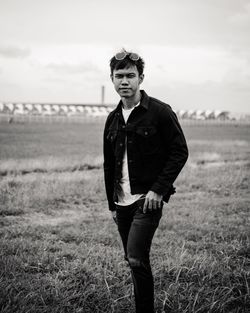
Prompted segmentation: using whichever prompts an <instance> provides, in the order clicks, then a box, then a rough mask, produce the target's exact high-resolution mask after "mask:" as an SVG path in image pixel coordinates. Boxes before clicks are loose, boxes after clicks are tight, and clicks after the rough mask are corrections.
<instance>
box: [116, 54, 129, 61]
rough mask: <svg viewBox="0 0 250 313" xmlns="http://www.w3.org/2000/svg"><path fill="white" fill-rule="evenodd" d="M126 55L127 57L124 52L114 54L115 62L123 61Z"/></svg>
mask: <svg viewBox="0 0 250 313" xmlns="http://www.w3.org/2000/svg"><path fill="white" fill-rule="evenodd" d="M126 55H127V54H126V52H118V53H116V55H115V58H116V60H117V61H120V60H123V59H125V57H126Z"/></svg>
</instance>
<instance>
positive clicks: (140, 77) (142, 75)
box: [139, 74, 144, 84]
mask: <svg viewBox="0 0 250 313" xmlns="http://www.w3.org/2000/svg"><path fill="white" fill-rule="evenodd" d="M143 80H144V74H141V75H140V76H139V83H140V84H141V83H142V82H143Z"/></svg>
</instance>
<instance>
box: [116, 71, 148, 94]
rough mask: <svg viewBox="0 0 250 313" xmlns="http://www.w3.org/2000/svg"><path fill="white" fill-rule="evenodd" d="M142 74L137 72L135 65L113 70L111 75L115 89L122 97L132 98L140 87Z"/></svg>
mask: <svg viewBox="0 0 250 313" xmlns="http://www.w3.org/2000/svg"><path fill="white" fill-rule="evenodd" d="M143 78H144V75H143V74H142V75H140V76H139V73H138V70H137V67H136V66H131V67H128V68H124V69H120V70H114V72H113V75H111V79H112V82H113V84H114V87H115V90H116V91H117V93H118V94H119V95H120V97H123V98H132V97H133V96H134V95H135V94H136V93H138V91H139V89H140V84H141V83H142V81H143Z"/></svg>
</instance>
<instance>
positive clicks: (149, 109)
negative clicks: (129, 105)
mask: <svg viewBox="0 0 250 313" xmlns="http://www.w3.org/2000/svg"><path fill="white" fill-rule="evenodd" d="M141 94H142V98H141V102H140V105H139V106H138V107H136V108H134V110H133V111H132V112H131V114H130V116H129V118H128V121H127V124H125V122H124V119H123V116H122V102H121V101H120V102H119V104H118V106H117V107H116V109H114V110H113V111H112V112H111V113H110V114H109V116H108V117H107V121H106V124H105V128H104V140H103V150H104V179H105V187H106V193H107V199H108V203H109V209H110V210H111V211H114V210H115V209H116V207H115V204H114V202H115V201H117V190H119V181H120V179H121V175H122V160H123V155H124V148H125V138H126V137H127V153H128V171H129V180H130V187H131V193H132V194H137V193H139V194H140V193H145V194H146V193H147V192H148V191H149V190H152V191H154V192H156V193H157V194H161V195H163V201H165V202H167V201H168V200H169V197H170V195H171V194H173V193H174V192H175V188H174V187H173V183H174V181H175V179H176V178H177V176H178V174H179V173H180V171H181V169H182V168H183V166H184V164H185V162H186V160H187V157H188V148H187V144H186V140H185V137H184V135H183V132H182V129H181V127H180V124H179V122H178V120H177V117H176V115H175V113H174V112H173V111H172V109H171V107H170V106H169V105H168V104H166V103H163V102H161V101H159V100H157V99H154V98H152V97H149V96H148V95H147V94H146V93H145V91H141Z"/></svg>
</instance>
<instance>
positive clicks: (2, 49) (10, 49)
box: [0, 45, 31, 59]
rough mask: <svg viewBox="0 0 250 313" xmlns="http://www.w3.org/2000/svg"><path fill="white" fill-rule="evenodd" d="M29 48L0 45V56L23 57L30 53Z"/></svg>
mask: <svg viewBox="0 0 250 313" xmlns="http://www.w3.org/2000/svg"><path fill="white" fill-rule="evenodd" d="M30 53H31V52H30V49H28V48H22V47H18V46H13V45H0V56H2V57H5V58H14V59H16V58H17V59H23V58H27V57H28V56H29V55H30Z"/></svg>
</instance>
